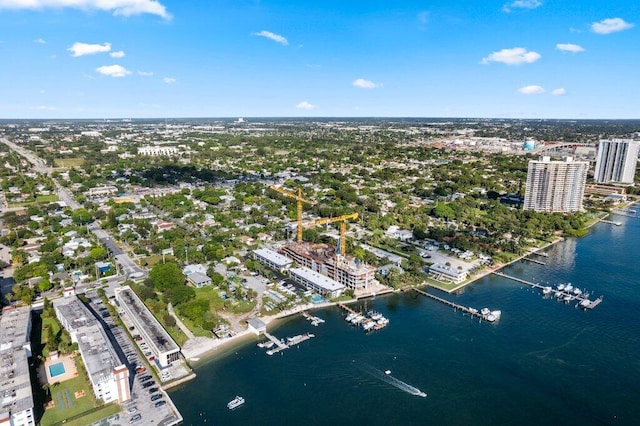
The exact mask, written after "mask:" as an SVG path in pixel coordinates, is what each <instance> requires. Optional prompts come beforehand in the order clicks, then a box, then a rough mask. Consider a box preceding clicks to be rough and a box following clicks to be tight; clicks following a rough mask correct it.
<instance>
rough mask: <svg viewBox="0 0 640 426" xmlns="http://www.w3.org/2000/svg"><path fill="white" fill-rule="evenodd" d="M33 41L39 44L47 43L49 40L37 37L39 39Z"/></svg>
mask: <svg viewBox="0 0 640 426" xmlns="http://www.w3.org/2000/svg"><path fill="white" fill-rule="evenodd" d="M33 42H34V43H37V44H47V41H46V40H45V39H43V38H37V39H35V40H33Z"/></svg>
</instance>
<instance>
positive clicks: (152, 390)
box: [149, 387, 158, 394]
mask: <svg viewBox="0 0 640 426" xmlns="http://www.w3.org/2000/svg"><path fill="white" fill-rule="evenodd" d="M156 392H158V388H157V387H156V388H151V389H149V393H150V394H152V393H156Z"/></svg>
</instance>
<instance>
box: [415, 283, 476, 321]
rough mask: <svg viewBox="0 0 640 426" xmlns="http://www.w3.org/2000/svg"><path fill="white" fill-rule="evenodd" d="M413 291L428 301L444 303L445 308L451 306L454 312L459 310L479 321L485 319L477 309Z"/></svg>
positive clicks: (420, 291) (416, 290)
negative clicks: (425, 297)
mask: <svg viewBox="0 0 640 426" xmlns="http://www.w3.org/2000/svg"><path fill="white" fill-rule="evenodd" d="M413 290H414V291H415V292H417V293H420V294H422V295H423V296H427V297H428V298H430V299H433V300H437V301H438V302H440V303H444V304H445V305H447V306H451V307H452V308H453V309H455V310H460V311H462V312H464V313H465V314H469V315H471V316H472V317H475V318H478V319H480V320H483V319H486V318H485V317H484V316H483V315H482V314H481V313H480V312H479V311H478V310H477V309H473V308H468V307H466V306H462V305H458V304H457V303H453V302H451V301H449V300H447V299H443V298H442V297H438V296H435V295H433V294H431V293H427V292H426V291H424V290H420V289H419V288H413Z"/></svg>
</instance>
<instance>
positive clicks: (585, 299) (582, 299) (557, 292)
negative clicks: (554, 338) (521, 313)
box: [492, 271, 602, 309]
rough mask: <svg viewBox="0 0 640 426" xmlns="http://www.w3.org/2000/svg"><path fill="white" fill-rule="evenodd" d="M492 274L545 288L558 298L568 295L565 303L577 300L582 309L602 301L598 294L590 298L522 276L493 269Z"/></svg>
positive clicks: (530, 285)
mask: <svg viewBox="0 0 640 426" xmlns="http://www.w3.org/2000/svg"><path fill="white" fill-rule="evenodd" d="M492 274H493V275H497V276H499V277H502V278H506V279H509V280H511V281H515V282H519V283H521V284H525V285H528V286H529V287H532V288H537V289H538V290H542V291H544V290H545V289H547V291H548V292H549V293H551V294H553V295H554V296H555V297H556V298H558V299H560V298H563V300H564V298H565V297H567V296H570V297H571V299H570V300H568V301H567V300H565V303H569V302H570V301H573V300H577V301H578V305H577V306H579V307H581V308H583V309H593V308H595V307H596V306H598V305H599V304H600V303H602V296H600V297H599V298H597V299H596V300H590V299H589V295H588V294H584V293H581V294H575V293H572V292H566V291H563V290H559V289H557V288H555V287H551V286H546V287H545V286H543V285H540V284H538V283H534V282H531V281H527V280H523V279H522V278H517V277H512V276H511V275H507V274H503V273H502V272H498V271H493V272H492Z"/></svg>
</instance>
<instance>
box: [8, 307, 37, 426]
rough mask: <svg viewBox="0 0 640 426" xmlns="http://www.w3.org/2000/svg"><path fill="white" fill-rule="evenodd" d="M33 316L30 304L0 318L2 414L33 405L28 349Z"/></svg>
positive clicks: (12, 310)
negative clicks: (31, 317) (31, 316)
mask: <svg viewBox="0 0 640 426" xmlns="http://www.w3.org/2000/svg"><path fill="white" fill-rule="evenodd" d="M30 315H31V308H30V307H28V306H27V307H22V308H14V309H5V310H4V311H3V314H2V317H1V318H0V339H2V340H1V342H2V343H1V345H2V346H1V349H0V417H2V416H4V415H5V414H9V413H19V412H21V411H24V410H27V409H29V408H32V407H33V394H32V391H31V378H30V376H29V361H28V353H27V350H26V347H28V345H29V332H30V322H29V321H30ZM30 353H31V351H30V350H29V354H30Z"/></svg>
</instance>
